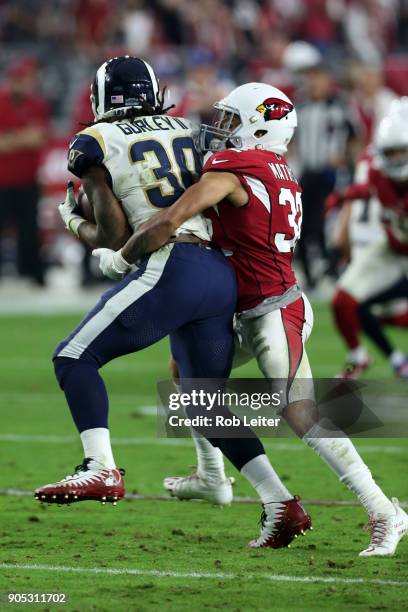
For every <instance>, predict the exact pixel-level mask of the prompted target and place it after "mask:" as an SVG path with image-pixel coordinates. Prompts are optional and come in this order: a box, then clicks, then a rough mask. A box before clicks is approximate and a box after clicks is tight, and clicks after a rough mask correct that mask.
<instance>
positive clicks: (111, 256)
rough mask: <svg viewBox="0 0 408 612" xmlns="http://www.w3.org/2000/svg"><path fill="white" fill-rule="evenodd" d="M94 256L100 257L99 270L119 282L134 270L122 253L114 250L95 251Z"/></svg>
mask: <svg viewBox="0 0 408 612" xmlns="http://www.w3.org/2000/svg"><path fill="white" fill-rule="evenodd" d="M92 255H95V257H99V269H100V270H101V272H102V274H103V275H104V276H107V277H108V278H112V279H113V280H119V279H121V278H123V277H124V276H125V274H127V273H128V272H129V270H130V269H131V268H132V265H131V264H129V263H128V262H127V261H126V259H124V258H123V257H122V252H121V251H112V249H94V250H93V251H92Z"/></svg>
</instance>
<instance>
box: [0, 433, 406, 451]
mask: <svg viewBox="0 0 408 612" xmlns="http://www.w3.org/2000/svg"><path fill="white" fill-rule="evenodd" d="M78 441H79V438H78V437H76V436H58V435H48V434H45V435H41V434H39V435H37V434H16V433H5V434H0V442H17V443H20V442H21V443H26V442H34V443H36V442H39V443H46V444H73V443H75V442H78ZM112 444H115V445H117V446H144V445H151V444H157V445H158V446H188V447H191V446H192V443H191V441H190V439H188V438H155V437H153V436H152V437H144V438H136V437H135V438H126V437H124V438H115V437H113V438H112ZM264 444H265V446H266V447H267V448H271V449H274V450H281V451H289V452H294V453H296V452H302V451H308V450H309V447H308V446H306V445H305V444H302V443H301V442H300V441H299V442H298V443H297V444H290V443H288V442H276V441H273V440H267V441H266V440H265V442H264ZM358 450H359V451H361V452H362V453H386V454H390V455H399V454H404V453H407V454H408V447H407V446H393V445H384V446H382V445H379V444H378V445H376V444H364V443H362V444H360V443H358Z"/></svg>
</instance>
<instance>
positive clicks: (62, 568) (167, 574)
mask: <svg viewBox="0 0 408 612" xmlns="http://www.w3.org/2000/svg"><path fill="white" fill-rule="evenodd" d="M0 569H4V570H13V569H14V570H30V571H32V570H34V571H43V572H44V571H45V572H75V573H80V574H109V575H124V574H125V575H130V576H152V577H155V578H209V579H216V580H220V579H221V580H254V578H257V579H261V580H271V581H273V582H303V583H316V582H323V583H330V584H378V585H384V586H408V580H381V579H379V578H337V577H331V576H287V575H285V574H257V575H256V576H255V575H251V574H242V575H239V574H233V573H228V574H227V573H224V572H174V571H171V570H168V571H166V570H148V569H138V568H132V567H123V568H119V567H118V568H114V567H75V566H69V565H40V564H38V565H37V564H24V563H1V564H0Z"/></svg>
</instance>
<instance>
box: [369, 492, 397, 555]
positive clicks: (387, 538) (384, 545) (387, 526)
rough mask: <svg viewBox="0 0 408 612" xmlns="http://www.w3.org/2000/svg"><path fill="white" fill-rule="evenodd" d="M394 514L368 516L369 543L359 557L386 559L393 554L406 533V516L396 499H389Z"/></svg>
mask: <svg viewBox="0 0 408 612" xmlns="http://www.w3.org/2000/svg"><path fill="white" fill-rule="evenodd" d="M391 501H392V503H393V505H394V508H395V514H394V515H393V516H391V517H382V518H375V517H374V516H370V520H369V522H368V528H369V529H370V530H371V542H370V544H369V546H368V548H366V549H365V550H362V551H361V553H360V555H359V556H360V557H387V556H391V555H393V554H394V553H395V551H396V549H397V546H398V543H399V541H400V540H401V538H402V537H403V536H404V535H405V534H406V533H407V532H408V514H407V513H406V512H404V510H403V509H402V508H401V506H400V505H399V502H398V499H397V498H396V497H393V498H392V499H391Z"/></svg>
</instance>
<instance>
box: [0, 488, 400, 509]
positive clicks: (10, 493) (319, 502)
mask: <svg viewBox="0 0 408 612" xmlns="http://www.w3.org/2000/svg"><path fill="white" fill-rule="evenodd" d="M1 496H4V497H33V496H34V493H33V491H26V490H23V489H0V497H1ZM126 499H131V500H136V501H163V502H176V501H178V499H177V498H176V497H170V496H169V495H142V494H141V493H126ZM190 502H191V503H198V504H204V503H206V502H204V501H202V500H199V499H191V500H190ZM234 502H235V503H237V504H258V505H259V504H260V501H259V499H258V498H257V497H242V496H239V495H235V496H234ZM302 503H303V504H304V505H305V506H325V507H326V506H327V507H332V506H337V507H342V508H357V507H358V508H359V507H361V504H360V503H359V502H357V501H354V500H342V499H302ZM399 504H400V506H401V507H402V508H408V502H406V501H400V502H399Z"/></svg>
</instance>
